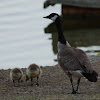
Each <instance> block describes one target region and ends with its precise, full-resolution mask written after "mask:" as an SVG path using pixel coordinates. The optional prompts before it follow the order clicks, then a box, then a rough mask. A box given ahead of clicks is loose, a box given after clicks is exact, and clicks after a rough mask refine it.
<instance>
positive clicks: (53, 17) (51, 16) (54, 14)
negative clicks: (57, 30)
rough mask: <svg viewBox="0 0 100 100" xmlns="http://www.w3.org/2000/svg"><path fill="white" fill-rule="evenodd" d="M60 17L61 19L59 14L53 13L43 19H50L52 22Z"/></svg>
mask: <svg viewBox="0 0 100 100" xmlns="http://www.w3.org/2000/svg"><path fill="white" fill-rule="evenodd" d="M58 17H59V15H58V14H56V13H51V14H50V15H48V16H45V17H43V18H48V19H51V20H52V21H55V20H56V19H57V18H58Z"/></svg>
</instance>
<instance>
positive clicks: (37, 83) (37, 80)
mask: <svg viewBox="0 0 100 100" xmlns="http://www.w3.org/2000/svg"><path fill="white" fill-rule="evenodd" d="M38 79H39V76H37V83H36V85H37V86H39V83H38Z"/></svg>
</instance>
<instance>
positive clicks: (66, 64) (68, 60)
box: [58, 47, 92, 71]
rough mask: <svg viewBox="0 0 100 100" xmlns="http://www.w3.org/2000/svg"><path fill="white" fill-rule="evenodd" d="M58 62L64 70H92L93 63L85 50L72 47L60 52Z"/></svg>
mask: <svg viewBox="0 0 100 100" xmlns="http://www.w3.org/2000/svg"><path fill="white" fill-rule="evenodd" d="M58 62H59V64H60V66H61V67H62V69H63V70H69V71H75V70H81V71H91V70H92V67H91V63H90V61H89V59H88V57H87V55H86V54H85V52H84V51H82V50H80V49H75V48H72V47H69V48H66V49H63V50H61V51H60V52H59V53H58Z"/></svg>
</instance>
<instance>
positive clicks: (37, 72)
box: [26, 64, 42, 85]
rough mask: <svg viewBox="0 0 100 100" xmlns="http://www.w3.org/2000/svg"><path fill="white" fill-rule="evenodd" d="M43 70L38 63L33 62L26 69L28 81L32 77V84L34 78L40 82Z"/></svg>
mask: <svg viewBox="0 0 100 100" xmlns="http://www.w3.org/2000/svg"><path fill="white" fill-rule="evenodd" d="M41 74H42V70H41V68H40V67H39V66H38V65H36V64H31V65H30V66H29V67H28V68H27V69H26V81H27V80H29V79H31V85H32V80H33V78H37V83H36V85H39V84H38V78H39V77H40V76H41Z"/></svg>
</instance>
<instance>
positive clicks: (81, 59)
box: [73, 48, 93, 72]
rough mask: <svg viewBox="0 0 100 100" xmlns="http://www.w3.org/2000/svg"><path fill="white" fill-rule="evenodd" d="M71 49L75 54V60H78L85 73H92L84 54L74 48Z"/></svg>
mask: <svg viewBox="0 0 100 100" xmlns="http://www.w3.org/2000/svg"><path fill="white" fill-rule="evenodd" d="M73 49H74V51H75V53H76V56H77V59H78V60H79V62H80V64H81V65H82V66H84V67H85V68H86V71H87V72H92V71H93V67H92V65H91V63H90V60H89V58H88V56H87V55H86V53H85V52H84V51H83V50H81V49H76V48H73Z"/></svg>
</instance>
